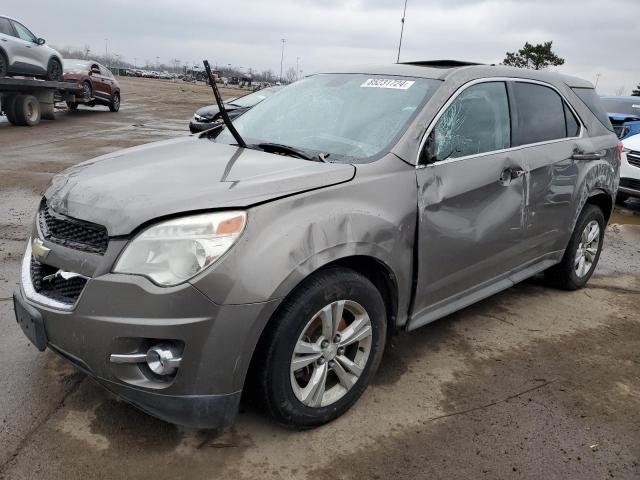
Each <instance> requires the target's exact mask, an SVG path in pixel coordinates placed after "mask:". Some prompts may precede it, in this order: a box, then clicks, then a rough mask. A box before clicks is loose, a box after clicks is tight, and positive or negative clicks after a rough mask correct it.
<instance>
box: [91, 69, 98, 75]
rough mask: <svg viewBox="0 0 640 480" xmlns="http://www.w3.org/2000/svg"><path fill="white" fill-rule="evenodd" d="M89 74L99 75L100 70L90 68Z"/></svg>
mask: <svg viewBox="0 0 640 480" xmlns="http://www.w3.org/2000/svg"><path fill="white" fill-rule="evenodd" d="M91 73H98V74H99V73H100V69H99V68H91Z"/></svg>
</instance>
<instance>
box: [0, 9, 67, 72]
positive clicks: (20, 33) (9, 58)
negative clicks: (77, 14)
mask: <svg viewBox="0 0 640 480" xmlns="http://www.w3.org/2000/svg"><path fill="white" fill-rule="evenodd" d="M7 75H24V76H31V77H42V78H46V79H47V80H60V77H61V76H62V56H61V55H60V54H59V53H58V52H57V51H56V50H54V49H53V48H51V47H48V46H46V45H45V40H44V38H39V37H36V36H35V35H34V34H33V33H31V31H30V30H29V29H28V28H27V27H25V26H24V25H23V24H21V23H20V22H18V21H17V20H14V19H12V18H9V17H5V16H0V77H6V76H7Z"/></svg>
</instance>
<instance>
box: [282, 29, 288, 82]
mask: <svg viewBox="0 0 640 480" xmlns="http://www.w3.org/2000/svg"><path fill="white" fill-rule="evenodd" d="M286 42H287V39H286V38H283V39H282V55H281V56H280V83H282V64H283V62H284V44H285V43H286Z"/></svg>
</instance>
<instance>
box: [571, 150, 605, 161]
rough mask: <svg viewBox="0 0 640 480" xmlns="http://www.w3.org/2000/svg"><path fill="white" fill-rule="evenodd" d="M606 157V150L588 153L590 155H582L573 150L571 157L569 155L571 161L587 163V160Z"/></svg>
mask: <svg viewBox="0 0 640 480" xmlns="http://www.w3.org/2000/svg"><path fill="white" fill-rule="evenodd" d="M606 155H607V152H606V150H602V151H600V152H590V153H584V152H581V151H579V150H575V151H574V152H573V155H571V158H572V159H573V160H582V161H589V160H600V159H601V158H604V157H605V156H606Z"/></svg>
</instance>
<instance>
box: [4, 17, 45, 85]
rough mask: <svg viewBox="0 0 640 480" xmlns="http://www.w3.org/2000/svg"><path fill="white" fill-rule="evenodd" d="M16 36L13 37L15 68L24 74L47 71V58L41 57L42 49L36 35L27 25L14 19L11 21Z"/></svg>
mask: <svg viewBox="0 0 640 480" xmlns="http://www.w3.org/2000/svg"><path fill="white" fill-rule="evenodd" d="M11 24H12V25H13V28H14V29H15V32H16V34H17V35H18V37H17V38H16V39H15V52H16V60H17V62H19V65H18V66H17V70H19V71H20V73H23V74H25V75H44V74H45V73H47V60H45V59H44V58H42V50H40V48H39V45H38V44H37V43H36V42H37V38H36V36H35V35H34V34H33V33H31V32H30V31H29V29H28V28H27V27H25V26H24V25H22V24H21V23H18V22H16V21H15V20H12V21H11Z"/></svg>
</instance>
